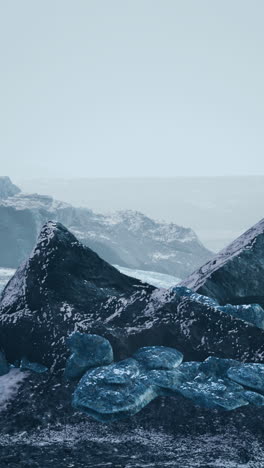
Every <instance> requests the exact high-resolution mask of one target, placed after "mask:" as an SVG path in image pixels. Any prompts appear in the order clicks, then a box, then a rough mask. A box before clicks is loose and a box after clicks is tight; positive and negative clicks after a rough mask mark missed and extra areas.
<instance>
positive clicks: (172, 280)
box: [114, 265, 181, 289]
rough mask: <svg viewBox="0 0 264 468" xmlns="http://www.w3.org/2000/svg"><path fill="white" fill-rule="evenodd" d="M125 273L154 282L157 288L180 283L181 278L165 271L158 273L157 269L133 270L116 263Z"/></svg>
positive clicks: (116, 266) (144, 280)
mask: <svg viewBox="0 0 264 468" xmlns="http://www.w3.org/2000/svg"><path fill="white" fill-rule="evenodd" d="M114 267H115V268H117V269H118V270H119V271H121V273H124V275H128V276H132V277H133V278H137V279H139V280H141V281H143V282H145V283H149V284H152V286H156V287H157V288H166V289H168V288H170V287H172V286H175V285H176V284H178V283H179V282H180V281H181V280H180V278H176V276H171V275H165V274H163V273H157V272H156V271H145V270H133V269H132V268H125V267H121V266H119V265H114Z"/></svg>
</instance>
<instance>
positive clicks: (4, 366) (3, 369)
mask: <svg viewBox="0 0 264 468" xmlns="http://www.w3.org/2000/svg"><path fill="white" fill-rule="evenodd" d="M9 370H10V365H9V364H8V362H7V360H6V357H5V355H4V353H2V352H1V351H0V376H1V375H5V374H8V372H9Z"/></svg>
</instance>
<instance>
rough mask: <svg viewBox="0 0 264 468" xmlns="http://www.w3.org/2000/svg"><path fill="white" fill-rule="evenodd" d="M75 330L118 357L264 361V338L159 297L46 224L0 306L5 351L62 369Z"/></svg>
mask: <svg viewBox="0 0 264 468" xmlns="http://www.w3.org/2000/svg"><path fill="white" fill-rule="evenodd" d="M73 331H80V332H84V333H90V334H98V335H101V336H103V337H104V338H106V339H108V340H109V341H110V343H111V345H112V347H113V350H114V354H115V358H116V359H124V358H126V357H128V356H131V355H132V354H133V353H134V352H135V351H136V350H137V349H138V348H140V347H142V346H153V345H155V346H167V347H173V348H177V350H179V351H180V352H181V353H183V354H184V355H185V358H186V359H187V360H199V361H202V360H204V359H205V358H206V357H208V356H209V355H215V356H219V357H221V358H231V359H239V360H241V361H245V360H248V361H249V360H253V361H255V362H262V361H263V358H264V331H263V330H261V329H259V328H257V327H256V326H252V325H249V324H248V323H246V322H245V321H243V320H240V319H237V318H235V317H233V316H231V315H229V314H227V313H225V312H223V311H222V310H219V308H218V307H217V306H216V305H215V304H212V303H210V300H209V299H208V298H204V300H203V301H201V300H199V301H198V300H197V299H196V297H194V296H193V295H189V296H185V295H181V294H179V293H178V290H177V288H176V290H175V289H171V290H159V289H156V288H154V287H152V286H150V285H148V284H146V283H142V282H141V281H138V280H135V279H133V278H130V277H127V276H126V275H123V274H121V273H120V272H119V271H117V270H116V269H115V268H114V267H112V266H111V265H109V264H107V263H106V262H105V261H104V260H102V259H101V258H100V257H98V255H97V254H95V253H94V252H93V251H91V250H90V249H89V248H87V247H85V246H83V245H82V244H80V242H79V241H77V239H76V238H75V237H74V236H73V235H72V234H71V233H70V232H69V231H68V230H67V229H66V228H64V227H63V226H62V225H60V224H59V223H53V222H50V223H47V224H46V225H45V226H44V227H43V229H42V231H41V234H40V236H39V239H38V242H37V245H36V247H35V249H34V251H33V252H32V255H31V256H30V258H29V259H28V261H27V262H26V263H25V264H24V265H22V266H21V267H20V268H19V269H18V270H17V272H16V273H15V275H14V277H13V278H12V279H11V280H10V282H9V283H8V284H7V286H6V287H5V289H4V291H3V294H2V297H1V301H0V347H1V348H2V349H3V350H4V351H5V353H6V356H7V359H8V361H9V362H11V363H13V362H14V361H15V360H17V359H21V358H22V357H23V356H27V358H28V359H29V360H30V361H34V362H39V363H41V364H43V365H45V366H47V367H51V366H53V365H54V366H55V368H56V369H58V368H64V366H65V359H66V357H67V346H66V343H65V339H66V337H67V336H69V334H71V333H72V332H73Z"/></svg>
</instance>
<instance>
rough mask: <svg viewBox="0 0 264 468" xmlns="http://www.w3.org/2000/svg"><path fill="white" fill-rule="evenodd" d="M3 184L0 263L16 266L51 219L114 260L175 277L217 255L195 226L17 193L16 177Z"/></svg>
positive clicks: (0, 204)
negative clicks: (212, 252) (12, 180)
mask: <svg viewBox="0 0 264 468" xmlns="http://www.w3.org/2000/svg"><path fill="white" fill-rule="evenodd" d="M7 180H9V193H8V191H7ZM1 183H3V185H4V190H3V196H2V200H0V216H1V227H0V267H4V268H17V267H18V265H19V264H20V263H21V262H22V261H24V260H25V259H26V258H27V256H28V255H29V254H30V252H31V250H32V248H33V246H34V244H35V241H36V239H37V236H38V234H39V232H40V229H41V227H42V225H43V224H44V223H45V222H47V221H49V220H53V221H59V222H61V223H63V224H64V225H65V226H67V227H68V228H69V229H70V230H71V232H72V233H73V234H75V235H76V236H77V238H78V239H79V240H81V241H82V242H83V243H84V244H85V245H88V246H89V247H90V248H91V249H93V250H94V251H95V252H96V253H98V254H99V255H100V256H101V257H102V258H103V259H104V260H106V261H107V262H109V263H111V264H115V265H119V266H120V267H125V268H132V269H134V270H135V269H137V270H138V269H139V270H143V271H146V270H147V271H152V272H158V273H162V274H165V275H172V276H173V277H175V282H177V278H179V279H183V278H184V277H186V276H187V275H188V274H190V273H192V272H193V271H194V269H195V268H197V267H199V266H201V265H202V264H203V263H204V262H205V261H206V260H208V259H209V258H211V256H212V254H211V252H210V251H209V250H208V249H206V248H205V247H204V246H203V245H202V243H201V242H200V241H199V239H198V237H197V235H196V234H195V232H194V231H193V230H192V229H190V228H184V227H181V226H179V225H178V224H173V223H170V224H169V223H164V222H163V223H160V222H157V221H155V220H153V219H151V218H149V217H147V216H145V215H144V214H143V213H140V212H136V211H131V210H125V211H120V212H116V213H112V214H111V215H102V214H97V213H95V212H93V211H92V210H90V209H88V208H75V207H74V206H72V205H70V204H68V203H64V202H61V201H57V200H54V199H53V198H52V197H50V196H48V195H39V194H36V193H34V194H26V193H23V192H20V191H19V189H18V188H17V189H16V190H17V193H16V195H14V196H13V190H14V186H13V184H12V182H11V180H10V179H6V178H2V179H1V178H0V190H1ZM9 195H10V196H9Z"/></svg>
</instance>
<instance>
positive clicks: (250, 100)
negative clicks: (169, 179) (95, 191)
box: [0, 0, 264, 177]
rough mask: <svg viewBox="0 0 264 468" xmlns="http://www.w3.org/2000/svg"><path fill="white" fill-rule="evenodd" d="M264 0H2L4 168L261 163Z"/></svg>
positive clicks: (51, 171)
mask: <svg viewBox="0 0 264 468" xmlns="http://www.w3.org/2000/svg"><path fill="white" fill-rule="evenodd" d="M263 19H264V1H263V0H45V1H36V0H23V1H22V0H12V1H11V0H9V1H8V0H0V57H1V60H0V72H1V73H0V79H1V95H0V99H1V100H0V168H1V169H0V175H10V176H13V177H41V176H46V177H49V176H54V177H58V176H61V177H79V176H82V177H84V176H86V177H93V176H103V177H105V176H115V177H120V176H176V175H188V174H190V175H221V174H260V173H262V174H264V155H263V153H264V151H263V150H264V131H263V123H264V93H263V83H264V61H263V51H264V28H263Z"/></svg>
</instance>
